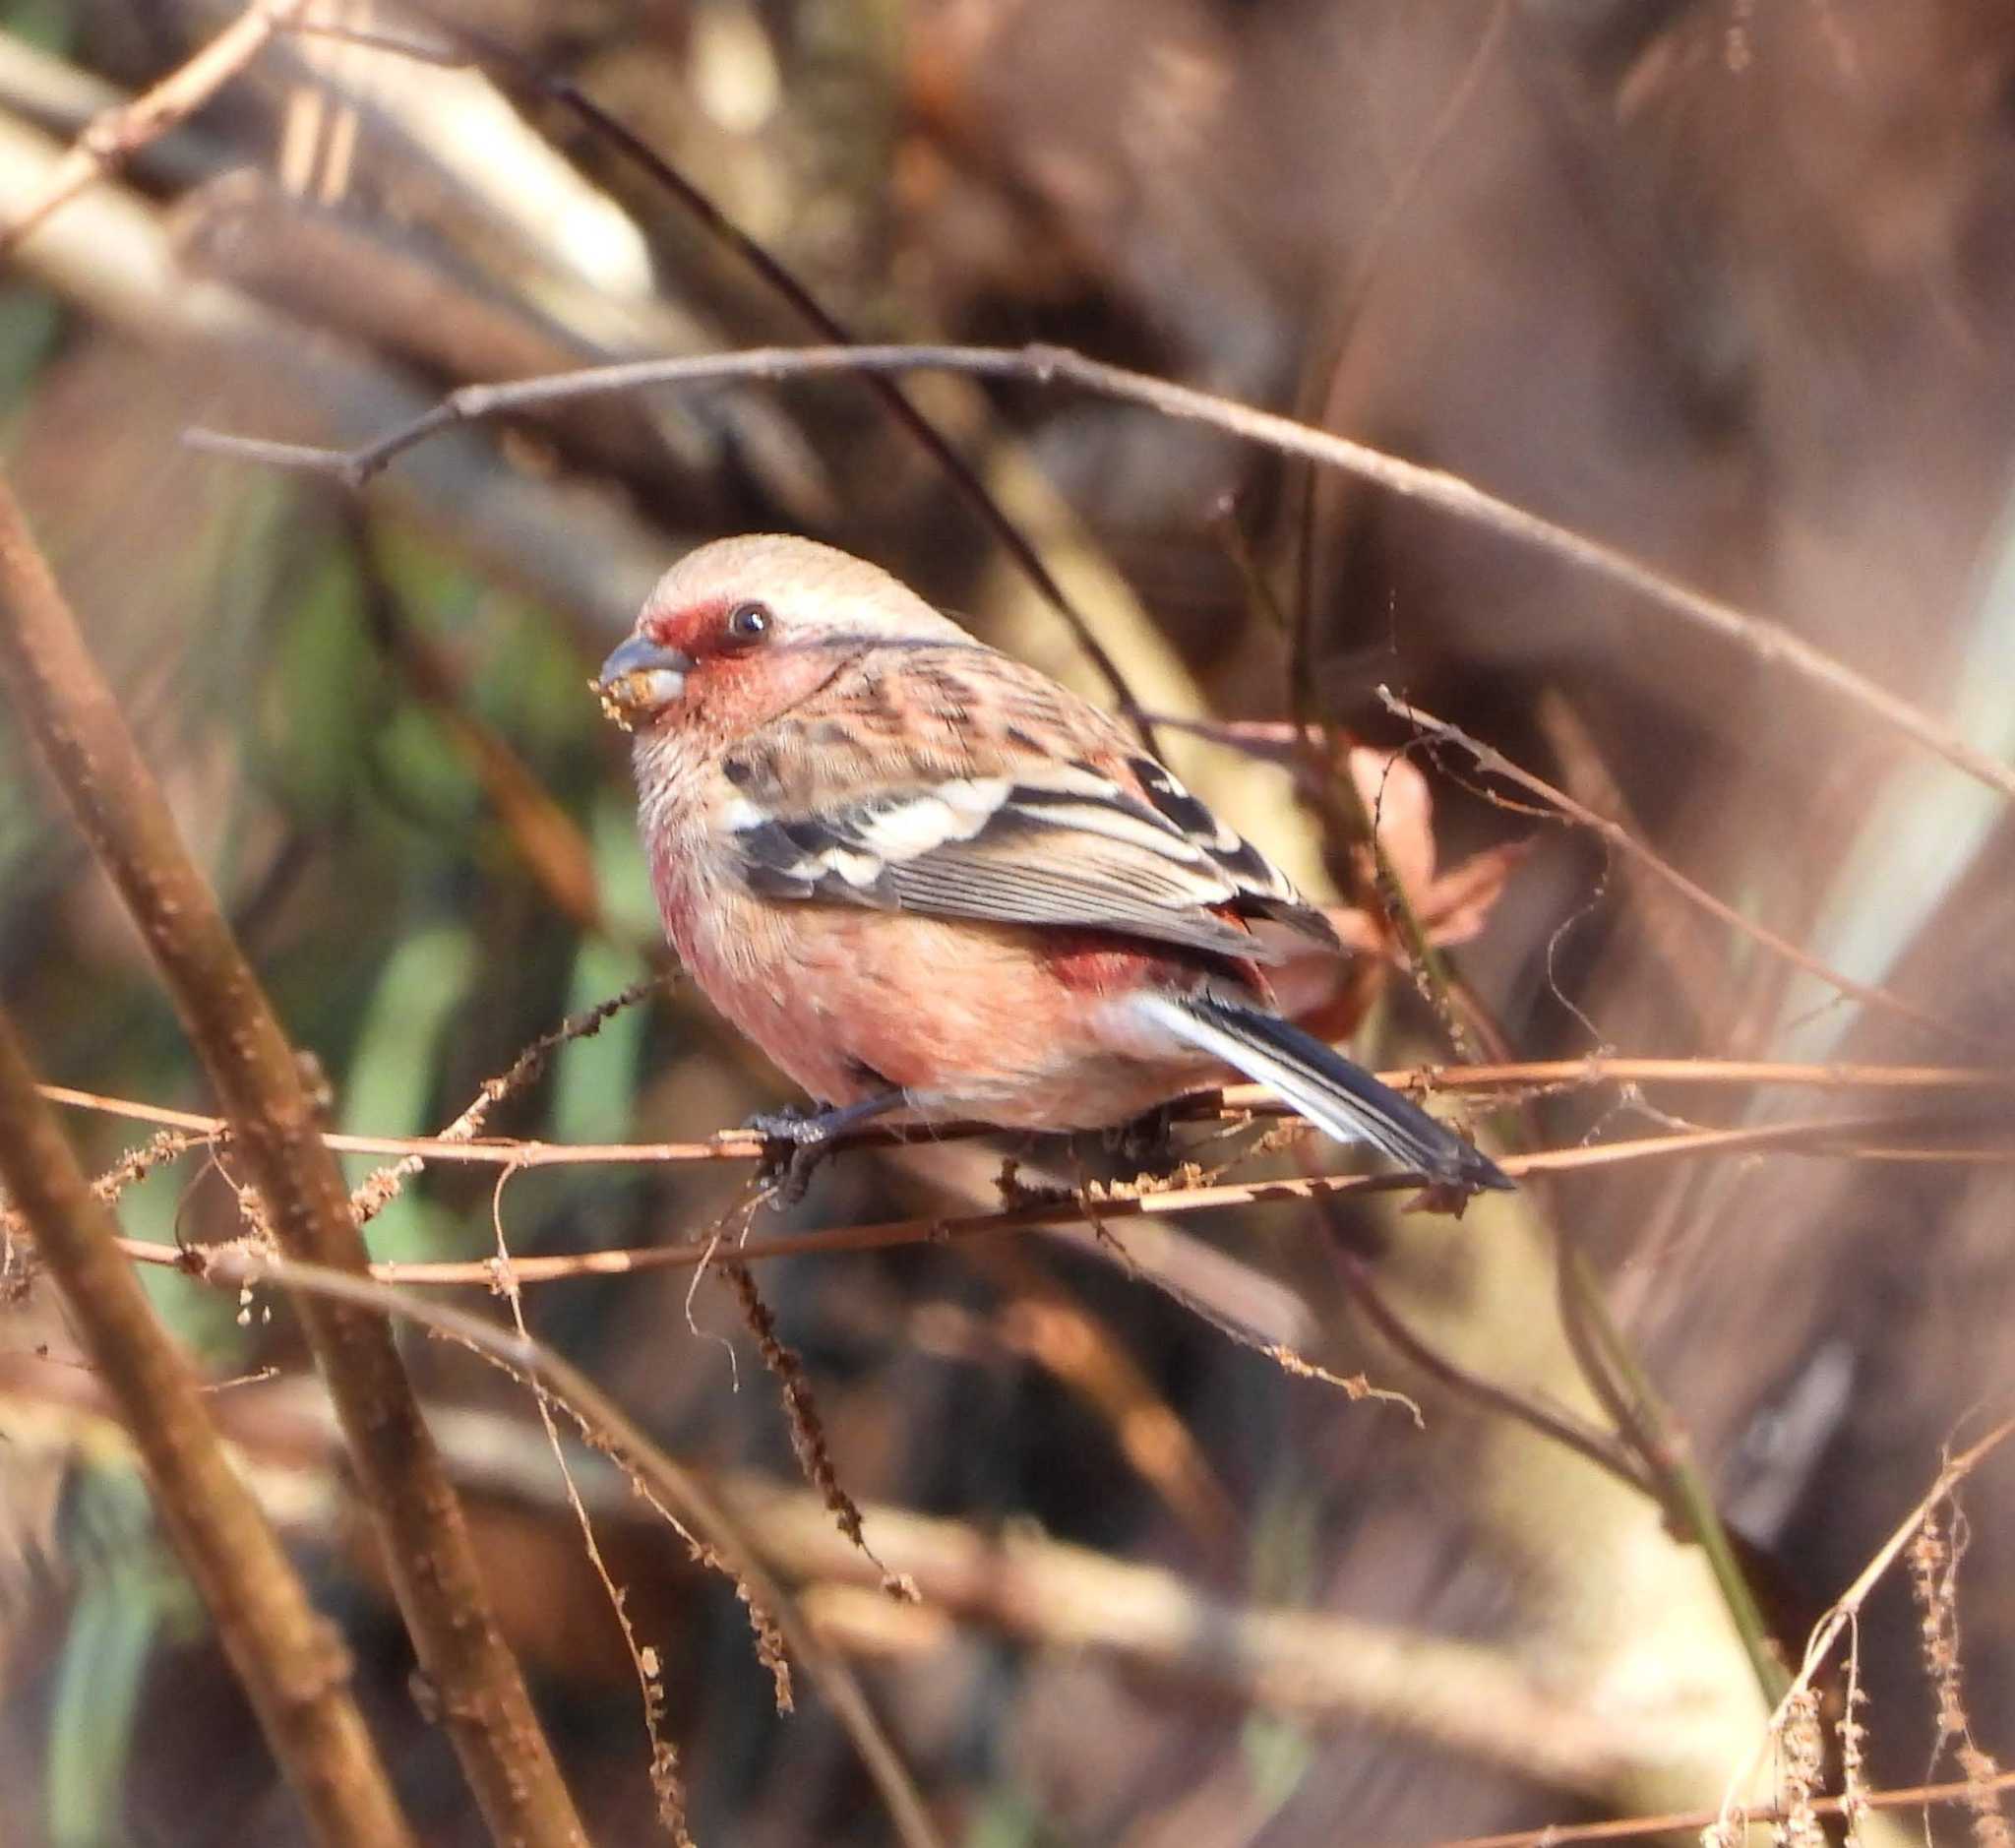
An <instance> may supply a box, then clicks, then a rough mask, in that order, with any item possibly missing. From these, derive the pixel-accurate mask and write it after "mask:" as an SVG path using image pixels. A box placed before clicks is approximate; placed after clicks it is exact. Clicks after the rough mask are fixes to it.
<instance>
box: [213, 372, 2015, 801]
mask: <svg viewBox="0 0 2015 1848" xmlns="http://www.w3.org/2000/svg"><path fill="white" fill-rule="evenodd" d="M833 372H863V373H871V374H872V373H900V372H961V373H966V374H970V375H972V376H975V377H979V378H995V379H1019V380H1024V381H1026V382H1028V383H1030V384H1034V385H1045V386H1047V385H1054V384H1057V383H1059V382H1062V383H1064V384H1067V385H1074V386H1076V387H1078V388H1079V389H1080V390H1082V391H1087V392H1092V393H1096V394H1097V395H1098V396H1100V397H1103V398H1113V399H1119V400H1124V401H1126V402H1128V403H1135V404H1145V405H1146V406H1148V407H1149V408H1150V409H1153V410H1159V411H1161V412H1162V413H1163V414H1164V415H1167V416H1170V417H1177V418H1181V419H1183V420H1185V421H1187V422H1191V423H1204V424H1209V425H1211V426H1212V427H1214V428H1216V429H1220V430H1226V431H1229V432H1230V433H1231V434H1232V435H1234V436H1237V437H1242V438H1244V439H1245V440H1246V441H1248V442H1252V443H1258V444H1261V445H1263V446H1264V447H1266V448H1268V449H1274V450H1278V451H1280V452H1281V453H1282V454H1284V455H1290V456H1302V457H1306V458H1307V459H1309V460H1310V461H1312V462H1320V463H1321V464H1322V465H1323V466H1324V467H1329V468H1339V469H1342V470H1343V471H1344V472H1345V473H1347V474H1355V475H1358V476H1361V477H1362V478H1363V479H1365V480H1367V481H1370V482H1373V483H1374V484H1375V485H1376V486H1378V487H1381V488H1384V489H1385V490H1386V491H1387V492H1388V493H1392V494H1398V495H1401V496H1404V497H1405V498H1407V499H1409V500H1415V501H1419V502H1420V503H1421V504H1422V505H1423V506H1427V507H1433V508H1435V509H1436V510H1437V511H1439V512H1441V513H1445V514H1450V515H1453V516H1454V517H1456V518H1457V519H1461V520H1467V521H1470V522H1473V523H1474V524H1478V525H1480V526H1483V527H1485V528H1487V529H1488V530H1490V531H1492V532H1495V533H1496V534H1498V535H1499V536H1500V537H1503V538H1507V539H1512V540H1515V541H1516V542H1518V543H1519V544H1522V545H1529V546H1532V547H1534V548H1536V549H1537V550H1540V551H1543V552H1547V553H1550V554H1551V555H1553V556H1554V557H1556V558H1559V559H1563V560H1565V561H1566V562H1567V563H1569V564H1572V565H1576V566H1579V567H1580V568H1581V569H1583V570H1585V571H1588V572H1590V573H1592V574H1593V575H1594V576H1596V577H1599V578H1603V579H1606V580H1608V581H1609V582H1610V583H1612V584H1618V585H1622V586H1623V587H1624V588H1625V589H1628V590H1631V591H1633V592H1635V593H1636V594H1637V595H1639V596H1641V597H1643V598H1644V599H1645V600H1646V601H1647V602H1650V603H1654V604H1657V605H1658V606H1659V607H1660V608H1662V609H1666V610H1669V611H1671V612H1672V613H1673V614H1674V615H1676V616H1679V617H1681V618H1683V619H1684V620H1685V621H1686V622H1688V623H1690V624H1692V625H1693V627H1694V628H1696V629H1698V630H1700V631H1701V632H1702V633H1704V634H1707V635H1711V636H1713V637H1715V638H1716V639H1717V640H1718V641H1721V642H1724V643H1727V644H1728V645H1729V646H1730V647H1736V648H1740V650H1741V651H1742V652H1743V653H1745V654H1747V655H1748V656H1750V657H1751V658H1752V659H1753V660H1755V661H1757V662H1759V663H1761V664H1762V665H1765V666H1769V667H1784V668H1788V669H1790V670H1791V671H1793V672H1794V673H1797V674H1799V675H1801V677H1803V678H1804V679H1805V680H1807V681H1809V682H1811V683H1812V684H1813V685H1814V686H1816V687H1818V688H1820V689H1821V690H1822V691H1824V692H1825V693H1827V694H1828V695H1830V696H1831V697H1832V698H1834V699H1836V700H1838V701H1841V702H1842V703H1844V704H1846V705H1848V706H1851V707H1854V708H1857V709H1858V710H1859V711H1861V712H1862V714H1864V715H1865V716H1867V717H1871V718H1873V719H1875V720H1877V721H1878V722H1879V723H1880V724H1882V725H1883V726H1884V727H1885V728H1887V729H1888V730H1891V731H1894V732H1897V733H1899V734H1900V735H1901V736H1903V737H1906V738H1909V739H1910V740H1911V741H1912V742H1913V743H1915V744H1918V745H1921V746H1923V748H1924V749H1925V750H1927V751H1930V752H1933V753H1934V754H1935V755H1937V756H1939V757H1942V758H1943V759H1945V761H1946V762H1947V763H1949V764H1951V765H1953V766H1954V767H1955V768H1957V769H1959V770H1963V771H1965V772H1966V774H1967V775H1969V776H1972V777H1974V778H1975V779H1976V780H1977V781H1979V782H1983V783H1984V784H1986V786H1987V787H1988V788H1989V789H1992V790H1995V791H1996V792H1997V793H1999V794H2001V795H2003V796H2009V797H2015V769H2011V768H2010V767H2009V766H2008V765H2006V764H2003V763H2001V762H2000V761H1999V760H1998V759H1996V758H1993V757H1990V756H1989V755H1988V754H1987V753H1986V752H1984V751H1982V750H1980V749H1979V748H1977V747H1976V746H1974V745H1972V744H1970V743H1968V742H1967V740H1966V739H1965V738H1963V737H1961V736H1960V735H1959V733H1958V732H1956V731H1954V730H1953V729H1952V728H1951V726H1949V725H1947V724H1945V723H1943V722H1942V721H1940V720H1938V719H1936V718H1933V717H1932V716H1931V715H1930V714H1929V713H1927V712H1923V711H1920V710H1919V709H1918V708H1916V707H1915V706H1913V705H1911V704H1910V702H1909V701H1907V700H1904V699H1902V698H1900V697H1899V696H1897V695H1896V694H1893V693H1891V692H1890V691H1889V690H1888V689H1887V688H1886V687H1883V686H1881V685H1879V684H1878V683H1876V682H1875V681H1873V680H1870V679H1869V678H1868V677H1867V675H1865V674H1863V673H1862V672H1861V671H1860V670H1858V669H1856V668H1853V667H1850V666H1849V665H1848V664H1847V663H1846V662H1845V661H1842V660H1838V659H1836V658H1835V657H1834V656H1832V655H1831V654H1828V653H1827V652H1826V651H1825V650H1824V649H1823V648H1819V647H1814V646H1813V645H1812V644H1811V643H1809V642H1807V641H1805V640H1804V639H1803V638H1802V637H1801V636H1798V635H1796V634H1794V633H1793V632H1792V631H1791V630H1790V629H1788V628H1786V627H1785V626H1784V625H1783V624H1782V623H1780V622H1776V621H1773V620H1772V619H1770V618H1768V617H1764V616H1752V615H1750V614H1748V613H1747V612H1746V611H1743V610H1740V609H1738V608H1737V607H1736V606H1735V605H1734V604H1733V603H1728V602H1725V601H1723V600H1722V599H1721V598H1720V597H1715V596H1709V595H1708V594H1707V593H1706V592H1705V591H1703V590H1695V589H1693V588H1692V587H1691V586H1690V585H1684V584H1681V583H1679V581H1678V580H1677V579H1673V578H1669V577H1667V576H1665V575H1664V574H1663V573H1662V572H1658V571H1654V570H1653V569H1652V568H1651V567H1650V566H1649V565H1646V564H1644V563H1643V562H1641V561H1640V560H1638V559H1634V558H1632V557H1630V556H1629V554H1628V553H1625V552H1620V551H1618V550H1617V549H1616V548H1615V547H1614V546H1609V545H1604V544H1603V543H1601V541H1599V540H1596V539H1591V538H1588V537H1586V536H1585V535H1584V534H1582V533H1578V532H1575V531H1572V530H1571V529H1570V528H1568V527H1566V526H1562V525H1557V524H1555V523H1554V522H1553V521H1551V520H1543V519H1541V518H1540V516H1539V515H1537V514H1533V513H1528V512H1527V511H1526V510H1525V509H1524V508H1522V507H1516V506H1513V505H1512V504H1511V503H1510V502H1509V501H1503V500H1499V499H1498V498H1497V497H1496V495H1495V494H1486V493H1485V492H1484V491H1483V489H1481V488H1479V487H1475V486H1473V485H1472V484H1471V483H1470V482H1468V481H1465V480H1464V479H1463V478H1462V477H1461V476H1460V475H1453V474H1449V473H1448V472H1447V471H1446V470H1444V469H1440V468H1427V467H1423V466H1422V465H1421V464H1420V463H1419V462H1404V461H1402V460H1401V459H1400V458H1398V457H1397V456H1388V455H1386V454H1384V453H1383V452H1382V451H1380V450H1374V449H1372V448H1369V447H1368V446H1367V445H1365V444H1363V443H1354V442H1352V441H1351V440H1350V439H1349V438H1348V437H1342V436H1335V435H1332V434H1331V433H1330V432H1328V431H1326V430H1315V429H1312V428H1310V426H1309V425H1307V424H1304V423H1298V422H1296V421H1295V419H1294V418H1292V417H1283V416H1280V415H1279V414H1277V413H1276V412H1273V411H1266V410H1259V409H1256V408H1255V407H1253V406H1252V405H1250V404H1241V403H1239V402H1237V401H1236V400H1232V399H1228V398H1223V397H1220V396H1218V395H1217V394H1215V393H1211V392H1202V391H1198V390H1196V389H1195V388H1194V387H1192V386H1187V385H1177V384H1175V383H1173V382H1172V381H1170V380H1167V379H1157V378H1153V377H1151V376H1150V375H1148V374H1147V373H1143V372H1133V371H1130V370H1129V369H1128V368H1127V367H1125V366H1112V365H1107V364H1105V363H1104V362H1103V361H1102V360H1097V359H1090V358H1087V357H1086V356H1085V355H1084V354H1082V353H1077V352H1072V351H1071V350H1070V349H1069V348H1068V347H1063V346H1046V345H1040V344H1038V345H1030V346H950V345H888V346H767V347H756V348H752V349H751V350H749V351H746V352H739V353H721V354H703V355H700V356H697V357H690V358H682V359H643V360H634V361H630V362H627V363H624V364H620V365H613V366H589V367H584V368H582V369H581V370H580V371H577V372H569V373H558V374H554V375H552V376H550V377H547V378H540V379H521V380H519V381H517V382H515V383H512V384H505V385H473V386H464V387H463V388H462V389H461V390H460V391H458V392H455V393H452V394H450V395H449V397H447V398H446V399H444V400H442V401H441V402H440V403H438V404H436V405H435V406H434V407H433V408H432V409H431V410H429V411H427V412H425V413H424V414H423V415H421V416H419V417H416V418H414V419H412V420H411V421H410V422H407V423H405V424H402V425H400V426H399V427H398V428H397V429H395V430H390V431H388V432H386V434H385V435H384V436H382V437H380V438H378V439H377V440H376V441H375V442H372V443H368V444H365V445H363V446H362V447H360V448H358V449H355V450H330V449H317V448H312V447H310V446H307V445H303V444H296V443H265V442H261V441H259V440H258V439H257V438H251V437H240V436H231V435H226V434H223V433H221V432H217V431H212V430H192V431H191V432H189V434H188V437H187V440H188V441H189V443H190V444H191V445H192V446H193V447H195V448H197V449H202V450H206V451H208V452H209V453H211V454H213V455H220V456H235V457H237V458H239V459H240V460H241V461H247V462H266V463H269V464H271V465H275V466H279V467H289V468H302V469H310V470H314V471H317V472H320V473H324V474H335V475H338V476H340V477H342V478H343V479H345V480H348V481H350V482H352V483H353V484H361V483H362V482H364V481H366V480H368V479H369V478H370V477H371V476H372V475H373V474H375V473H377V472H378V471H379V470H380V469H382V468H383V467H384V466H385V465H386V464H387V463H388V462H391V461H392V460H393V459H394V458H395V457H397V456H398V455H399V454H401V453H402V452H403V451H405V450H408V449H410V448H412V446H413V445H414V444H416V443H420V442H423V441H425V440H426V439H427V438H428V437H430V436H432V435H434V434H435V433H436V432H438V431H441V430H445V429H449V428H451V427H452V426H454V425H457V424H461V423H467V422H470V421H472V420H475V419H477V418H482V417H491V416H495V415H497V414H499V413H500V412H503V411H507V410H523V409H527V408H529V407H530V406H532V405H535V404H548V403H555V402H558V401H560V400H565V399H571V398H582V397H588V396H592V395H594V394H596V393H607V392H627V391H636V390H640V389H641V388H643V387H646V386H677V385H689V386H690V385H704V384H714V385H717V384H723V383H726V382H728V381H730V380H736V379H740V380H751V379H768V380H777V379H788V378H802V377H809V376H811V375H813V374H819V373H833Z"/></svg>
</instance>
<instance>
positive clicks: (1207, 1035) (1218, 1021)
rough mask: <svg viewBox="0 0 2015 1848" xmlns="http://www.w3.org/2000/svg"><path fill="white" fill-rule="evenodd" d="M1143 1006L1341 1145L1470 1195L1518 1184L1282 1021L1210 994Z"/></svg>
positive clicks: (1151, 1000)
mask: <svg viewBox="0 0 2015 1848" xmlns="http://www.w3.org/2000/svg"><path fill="white" fill-rule="evenodd" d="M1142 1001H1143V1005H1145V1006H1147V1007H1149V1008H1150V1009H1151V1010H1152V1011H1153V1013H1154V1015H1155V1017H1156V1018H1158V1019H1159V1020H1160V1021H1161V1022H1162V1023H1163V1024H1164V1025H1165V1026H1167V1027H1169V1028H1170V1029H1171V1030H1172V1031H1173V1032H1176V1033H1179V1034H1181V1035H1182V1037H1183V1038H1184V1039H1186V1040H1188V1041H1189V1042H1190V1044H1191V1045H1192V1046H1194V1047H1195V1048H1196V1049H1197V1050H1198V1051H1199V1052H1207V1053H1209V1054H1210V1055H1211V1057H1212V1058H1214V1059H1222V1060H1223V1061H1224V1062H1225V1064H1226V1065H1228V1066H1231V1067H1233V1068H1235V1069H1236V1070H1238V1071H1240V1072H1243V1073H1245V1075H1246V1076H1247V1077H1248V1078H1252V1079H1253V1080H1254V1081H1255V1082H1257V1083H1260V1084H1264V1085H1266V1086H1267V1087H1268V1088H1269V1089H1270V1090H1274V1091H1278V1092H1279V1093H1280V1095H1281V1096H1282V1097H1283V1098H1285V1099H1286V1100H1287V1102H1289V1103H1290V1104H1292V1105H1293V1106H1294V1107H1295V1108H1296V1109H1297V1110H1299V1111H1300V1112H1301V1113H1302V1115H1303V1116H1305V1117H1307V1118H1308V1119H1309V1120H1310V1122H1312V1123H1313V1124H1316V1125H1317V1126H1318V1127H1320V1128H1321V1129H1324V1130H1327V1131H1328V1132H1329V1134H1330V1135H1331V1136H1333V1137H1335V1138H1337V1140H1340V1141H1346V1142H1370V1143H1371V1144H1372V1145H1373V1146H1374V1147H1375V1148H1379V1149H1382V1150H1383V1151H1384V1152H1385V1153H1386V1154H1388V1155H1390V1156H1391V1157H1392V1159H1393V1160H1394V1161H1396V1162H1399V1163H1400V1164H1401V1165H1402V1166H1404V1167H1408V1168H1414V1169H1417V1170H1418V1171H1419V1172H1420V1173H1422V1174H1424V1175H1426V1176H1427V1178H1428V1179H1429V1180H1430V1181H1432V1182H1435V1184H1437V1185H1439V1186H1442V1187H1454V1188H1460V1189H1462V1190H1463V1191H1464V1192H1466V1193H1474V1192H1476V1191H1477V1190H1479V1189H1482V1188H1509V1187H1512V1186H1513V1185H1515V1184H1514V1183H1513V1182H1512V1180H1511V1178H1510V1176H1508V1175H1507V1174H1505V1173H1504V1171H1503V1170H1502V1169H1501V1168H1499V1167H1498V1166H1497V1164H1496V1162H1495V1161H1493V1160H1492V1159H1491V1158H1490V1157H1489V1156H1488V1155H1486V1154H1485V1153H1484V1152H1483V1151H1482V1150H1481V1149H1479V1148H1477V1147H1475V1146H1474V1145H1472V1144H1471V1143H1469V1142H1466V1141H1464V1140H1462V1138H1461V1137H1459V1136H1457V1135H1456V1134H1455V1132H1454V1131H1453V1130H1451V1129H1449V1128H1448V1127H1447V1125H1446V1124H1443V1123H1437V1122H1435V1119H1434V1118H1433V1117H1431V1116H1429V1115H1428V1113H1427V1112H1426V1111H1425V1110H1423V1109H1422V1108H1421V1107H1420V1106H1419V1105H1418V1104H1416V1103H1414V1102H1413V1101H1412V1100H1411V1099H1409V1098H1405V1097H1402V1096H1401V1095H1400V1094H1399V1093H1398V1092H1397V1091H1396V1090H1393V1089H1392V1088H1391V1087H1390V1086H1389V1085H1386V1084H1381V1083H1379V1082H1378V1080H1377V1079H1376V1078H1374V1077H1373V1076H1372V1075H1371V1074H1370V1073H1369V1072H1367V1071H1365V1070H1364V1069H1363V1067H1361V1066H1356V1065H1353V1064H1352V1063H1351V1062H1350V1061H1349V1060H1348V1059H1346V1058H1345V1057H1344V1056H1343V1055H1342V1054H1341V1053H1340V1052H1338V1051H1336V1050H1335V1048H1334V1047H1331V1046H1326V1045H1324V1044H1323V1043H1322V1041H1321V1040H1319V1039H1317V1038H1316V1037H1315V1036H1314V1035H1313V1033H1305V1032H1303V1031H1302V1029H1301V1028H1300V1027H1298V1026H1293V1025H1290V1024H1289V1022H1287V1021H1286V1020H1283V1019H1281V1018H1280V1016H1278V1015H1273V1014H1268V1013H1266V1012H1265V1011H1264V1010H1263V1009H1259V1008H1248V1007H1242V1006H1241V1005H1240V1004H1239V1003H1237V1002H1235V1001H1226V1000H1224V999H1223V998H1222V997H1220V996H1217V995H1209V994H1191V995H1169V994H1157V995H1151V996H1144V997H1142Z"/></svg>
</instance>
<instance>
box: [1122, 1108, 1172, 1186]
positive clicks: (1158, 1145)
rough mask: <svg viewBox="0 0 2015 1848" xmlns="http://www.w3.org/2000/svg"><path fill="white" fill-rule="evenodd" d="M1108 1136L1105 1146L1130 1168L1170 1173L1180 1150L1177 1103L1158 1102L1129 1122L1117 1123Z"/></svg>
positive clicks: (1145, 1171) (1140, 1170)
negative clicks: (1177, 1146) (1177, 1142)
mask: <svg viewBox="0 0 2015 1848" xmlns="http://www.w3.org/2000/svg"><path fill="white" fill-rule="evenodd" d="M1105 1138H1106V1146H1107V1147H1108V1148H1110V1149H1112V1151H1113V1152H1114V1154H1115V1155H1117V1156H1118V1157H1119V1159H1120V1160H1121V1161H1123V1162H1125V1163H1127V1164H1128V1165H1129V1166H1130V1167H1131V1168H1134V1169H1135V1170H1137V1171H1139V1172H1140V1173H1143V1174H1167V1173H1168V1172H1169V1170H1170V1169H1171V1168H1173V1167H1174V1166H1175V1165H1176V1156H1177V1153H1178V1150H1177V1148H1176V1109H1175V1106H1174V1105H1173V1104H1157V1105H1155V1107H1154V1108H1153V1109H1152V1110H1149V1111H1145V1112H1143V1113H1142V1114H1141V1115H1139V1116H1137V1117H1134V1118H1131V1119H1130V1121H1128V1122H1126V1123H1116V1124H1115V1125H1114V1126H1113V1127H1112V1128H1111V1129H1109V1130H1107V1131H1106V1132H1105Z"/></svg>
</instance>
